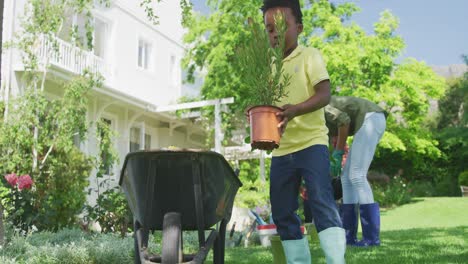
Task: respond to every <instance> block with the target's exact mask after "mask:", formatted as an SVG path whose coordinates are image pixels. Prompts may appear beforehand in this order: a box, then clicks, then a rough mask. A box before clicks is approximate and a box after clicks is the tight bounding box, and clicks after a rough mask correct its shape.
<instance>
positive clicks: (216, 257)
mask: <svg viewBox="0 0 468 264" xmlns="http://www.w3.org/2000/svg"><path fill="white" fill-rule="evenodd" d="M226 225H227V222H226V220H225V219H223V220H222V221H221V224H220V225H219V233H218V237H217V238H216V240H215V243H214V246H213V263H214V264H224V246H225V241H226Z"/></svg>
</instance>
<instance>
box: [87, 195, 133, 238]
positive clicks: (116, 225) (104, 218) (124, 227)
mask: <svg viewBox="0 0 468 264" xmlns="http://www.w3.org/2000/svg"><path fill="white" fill-rule="evenodd" d="M86 210H87V213H88V215H87V216H86V217H87V218H89V220H93V221H97V222H99V225H100V226H101V228H102V232H103V233H113V232H118V233H120V235H121V237H124V236H125V234H126V233H127V232H128V231H131V230H133V216H132V212H131V211H130V207H129V206H128V202H127V199H126V198H125V196H124V194H123V193H122V191H121V190H120V187H114V188H110V189H108V190H106V191H104V192H103V193H102V194H100V195H99V196H98V198H97V201H96V205H95V206H87V207H86Z"/></svg>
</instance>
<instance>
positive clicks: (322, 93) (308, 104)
mask: <svg viewBox="0 0 468 264" xmlns="http://www.w3.org/2000/svg"><path fill="white" fill-rule="evenodd" d="M314 90H315V94H314V95H312V96H311V97H309V99H307V100H305V101H304V102H302V103H299V104H296V105H290V104H288V105H284V106H282V108H283V111H282V112H279V113H277V114H276V115H277V116H278V117H280V119H281V122H280V123H279V124H278V128H279V129H280V133H281V134H283V133H284V130H285V129H286V126H287V125H288V122H289V121H291V120H292V119H293V118H294V117H296V116H300V115H304V114H307V113H310V112H314V111H316V110H318V109H320V108H323V107H325V106H326V105H327V104H328V103H329V102H330V97H331V95H330V81H329V80H323V81H321V82H319V83H317V84H316V85H315V86H314Z"/></svg>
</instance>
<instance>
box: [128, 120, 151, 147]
mask: <svg viewBox="0 0 468 264" xmlns="http://www.w3.org/2000/svg"><path fill="white" fill-rule="evenodd" d="M132 128H139V129H140V135H139V138H140V148H139V149H138V150H144V149H145V134H147V133H146V126H145V123H144V122H134V123H133V125H132V126H131V127H130V128H129V131H128V135H129V136H130V134H131V131H132ZM128 149H129V150H130V137H129V139H128Z"/></svg>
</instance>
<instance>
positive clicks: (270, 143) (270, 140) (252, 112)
mask: <svg viewBox="0 0 468 264" xmlns="http://www.w3.org/2000/svg"><path fill="white" fill-rule="evenodd" d="M281 111H282V110H281V108H279V107H276V106H271V105H260V106H253V107H250V108H249V109H247V115H248V117H249V122H250V142H251V143H250V145H251V146H252V148H253V149H260V150H273V149H275V148H278V147H279V141H280V137H281V136H280V133H279V129H278V124H279V122H280V120H279V119H278V117H277V116H276V113H278V112H281Z"/></svg>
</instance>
